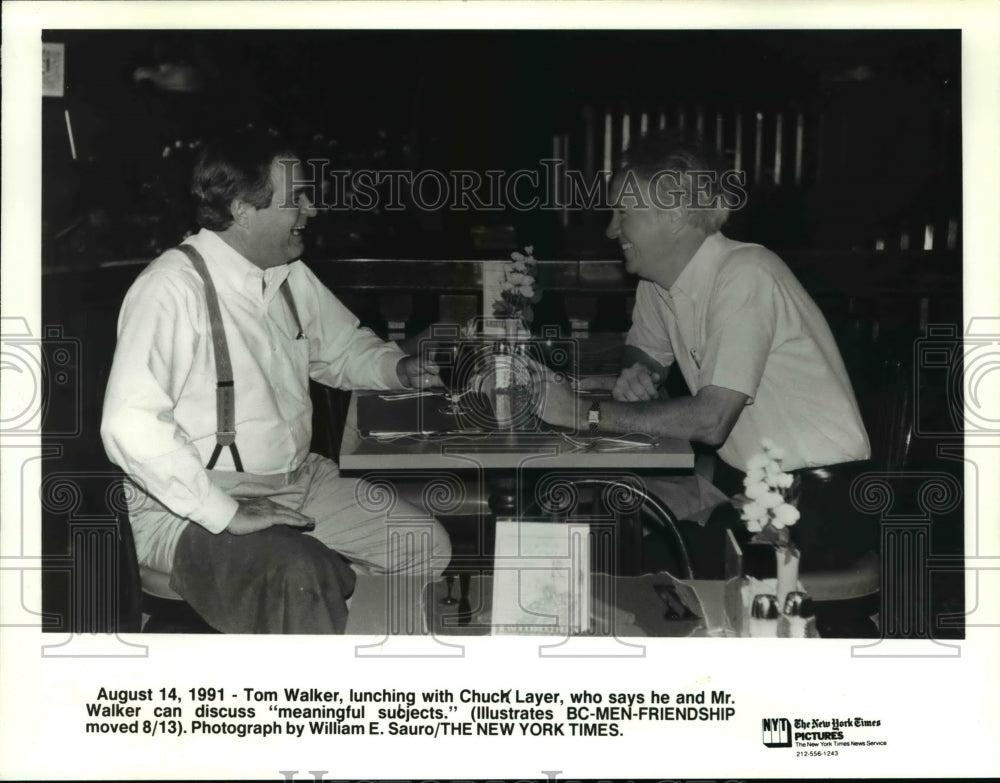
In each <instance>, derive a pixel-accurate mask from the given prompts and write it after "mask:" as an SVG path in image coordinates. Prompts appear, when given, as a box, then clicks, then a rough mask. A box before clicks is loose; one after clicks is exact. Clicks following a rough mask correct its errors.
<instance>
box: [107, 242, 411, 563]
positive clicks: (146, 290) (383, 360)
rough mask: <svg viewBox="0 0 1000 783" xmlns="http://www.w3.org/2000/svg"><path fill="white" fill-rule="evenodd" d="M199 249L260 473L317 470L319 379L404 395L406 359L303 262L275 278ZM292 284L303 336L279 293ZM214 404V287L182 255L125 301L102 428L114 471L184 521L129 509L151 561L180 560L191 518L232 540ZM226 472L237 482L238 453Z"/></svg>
mask: <svg viewBox="0 0 1000 783" xmlns="http://www.w3.org/2000/svg"><path fill="white" fill-rule="evenodd" d="M186 243H187V244H190V245H192V246H193V247H194V248H196V249H197V250H198V251H199V252H200V253H201V255H202V256H203V257H204V259H205V262H206V264H207V266H208V269H209V272H210V274H211V276H212V280H213V281H214V283H215V287H216V290H217V292H218V296H219V306H220V309H221V311H222V320H223V323H224V326H225V332H226V341H227V343H228V346H229V353H230V357H231V360H232V366H233V377H234V381H235V397H236V405H235V409H236V411H235V420H236V446H237V449H238V450H239V453H240V458H241V459H242V462H243V467H244V470H246V471H247V472H248V473H255V474H265V475H271V474H280V473H289V472H291V471H293V470H295V469H296V468H297V467H299V465H301V464H302V462H303V461H304V460H305V458H306V456H307V454H308V453H309V443H310V440H311V437H312V404H311V401H310V398H309V378H310V377H311V378H313V379H315V380H317V381H320V382H322V383H325V384H327V385H329V386H334V387H340V388H348V389H356V388H366V389H393V388H400V386H401V384H400V381H399V378H398V377H397V375H396V364H397V363H398V362H399V360H400V359H401V358H403V356H404V354H403V352H402V351H400V350H399V348H398V347H397V346H396V345H395V344H394V343H386V342H384V341H383V340H381V339H379V338H378V337H377V336H376V335H375V334H373V333H372V332H371V331H370V330H368V329H362V328H359V325H358V319H357V318H356V317H355V316H354V315H353V314H352V313H351V312H350V311H349V310H348V309H347V308H346V307H344V305H343V304H341V302H340V301H339V300H338V299H337V298H336V297H335V296H334V295H333V294H332V293H331V292H330V290H329V289H327V288H326V286H324V285H323V284H322V283H321V282H320V281H319V280H318V279H317V278H316V276H315V275H314V274H313V273H312V272H311V271H310V270H309V269H308V267H306V266H305V264H303V263H302V262H301V261H296V262H294V263H291V264H287V265H282V266H277V267H272V268H270V269H267V270H262V269H260V268H259V267H257V266H256V265H254V264H252V263H251V262H250V261H248V260H247V259H246V258H244V257H243V256H242V255H240V254H239V253H238V252H237V251H236V250H234V249H233V248H232V247H230V246H229V245H228V244H226V242H225V241H223V240H222V238H221V237H219V235H218V234H216V233H214V232H212V231H209V230H206V229H203V230H202V231H201V232H200V233H199V234H197V235H196V236H193V237H190V238H188V239H187V240H186ZM286 277H287V278H288V284H289V286H290V288H291V292H292V296H293V298H294V300H295V305H296V309H297V310H298V316H299V319H300V320H301V326H302V331H303V332H304V336H303V337H301V338H297V327H296V325H295V320H294V318H293V317H292V314H291V313H290V311H289V309H288V306H287V304H286V303H285V301H284V297H283V296H281V295H280V293H279V286H280V285H281V284H282V282H283V281H284V280H285V278H286ZM215 393H216V373H215V361H214V356H213V346H212V336H211V331H210V328H209V317H208V306H207V304H206V299H205V289H204V285H203V283H202V280H201V278H200V277H199V276H198V273H197V271H196V270H195V268H194V266H193V265H192V264H191V262H190V261H189V260H188V258H187V257H186V256H185V255H184V254H183V253H181V252H180V251H178V250H168V251H167V252H165V253H164V254H163V255H161V256H160V257H159V258H158V259H156V260H155V261H153V262H152V263H151V264H150V265H149V266H148V267H147V268H146V269H145V270H143V272H142V273H141V274H140V275H139V277H138V278H137V279H136V281H135V283H133V285H132V287H131V288H130V289H129V292H128V294H127V295H126V297H125V302H124V304H123V305H122V309H121V314H120V316H119V320H118V344H117V347H116V349H115V356H114V363H113V365H112V368H111V376H110V379H109V381H108V388H107V392H106V394H105V399H104V414H103V420H102V423H101V436H102V438H103V440H104V446H105V449H106V450H107V452H108V455H109V457H110V458H111V460H112V461H113V462H114V463H115V464H117V465H118V466H120V467H121V468H122V469H123V470H124V471H125V472H126V473H127V474H129V475H131V476H133V477H134V478H135V479H136V481H137V482H138V483H139V484H140V485H142V486H144V487H145V489H146V491H147V492H148V493H149V494H150V495H152V496H153V497H154V498H155V499H156V500H157V501H159V502H160V503H161V504H162V505H163V506H165V507H166V508H167V509H169V510H170V511H171V512H173V514H174V515H176V517H175V518H173V520H168V519H164V515H163V514H162V510H161V513H160V514H159V515H157V514H155V513H150V514H148V519H144V516H143V513H142V508H141V504H140V503H138V502H135V503H130V518H131V520H132V524H133V528H134V529H135V537H136V548H137V550H139V552H138V553H139V560H140V562H145V560H147V559H148V556H149V553H150V551H151V550H153V549H156V550H159V551H160V553H161V554H162V555H168V554H169V552H172V548H173V545H174V544H175V543H176V539H177V537H179V535H180V532H181V530H182V529H183V527H184V525H185V524H186V520H192V521H194V522H197V523H198V524H200V525H203V526H204V527H205V528H207V529H208V530H210V531H212V532H219V531H221V530H224V529H225V527H226V526H227V525H228V524H229V522H230V520H231V519H232V517H233V515H234V514H235V513H236V509H237V503H236V501H235V500H233V499H232V498H231V497H230V496H229V495H227V494H226V493H225V492H224V491H223V490H222V489H220V488H219V487H217V486H216V485H215V484H213V483H212V481H211V477H210V474H209V473H208V472H206V470H205V467H204V466H205V465H206V464H207V462H208V459H209V458H210V456H211V453H212V451H213V449H214V448H215V443H216V437H215V433H216V402H215ZM215 470H222V471H232V470H234V465H233V461H232V455H231V452H230V450H229V449H228V448H223V450H222V453H221V455H220V457H219V460H218V462H217V463H216V465H215ZM144 522H148V524H146V525H144ZM153 527H155V529H152V528H153ZM161 559H162V558H161Z"/></svg>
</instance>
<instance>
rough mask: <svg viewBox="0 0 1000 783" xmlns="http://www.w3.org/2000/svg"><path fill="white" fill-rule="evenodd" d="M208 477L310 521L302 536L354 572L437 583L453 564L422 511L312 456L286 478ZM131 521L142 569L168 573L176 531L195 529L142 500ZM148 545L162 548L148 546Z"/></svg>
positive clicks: (442, 535) (443, 536)
mask: <svg viewBox="0 0 1000 783" xmlns="http://www.w3.org/2000/svg"><path fill="white" fill-rule="evenodd" d="M208 473H209V475H210V476H211V478H212V482H213V483H215V484H216V486H218V487H219V488H220V489H222V490H223V491H224V492H226V493H227V494H228V495H230V496H232V497H234V498H252V497H267V498H270V499H271V500H273V501H274V502H275V503H280V504H281V505H283V506H286V507H288V508H292V509H294V510H296V511H298V512H300V513H302V514H305V515H306V516H308V517H311V518H312V519H314V520H315V522H316V527H315V529H313V530H311V531H308V532H307V533H306V535H310V536H313V537H314V538H316V539H318V540H319V541H321V542H322V543H323V544H325V545H326V546H327V547H329V548H330V549H333V550H334V551H336V552H338V553H340V554H341V555H343V557H344V558H346V559H347V560H348V561H350V562H351V564H352V565H353V566H354V567H355V570H356V571H360V572H362V573H372V574H380V573H387V572H390V571H391V572H394V573H402V574H427V575H428V576H430V577H431V578H435V579H436V578H438V577H440V575H441V573H442V572H443V571H444V569H445V568H446V567H447V565H448V561H449V560H450V559H451V542H450V540H449V538H448V533H447V532H446V531H445V529H444V528H443V527H442V526H441V524H440V523H439V522H438V521H437V520H435V519H434V518H433V517H431V516H430V515H429V514H428V513H427V512H426V511H425V510H423V509H421V508H418V507H417V506H415V505H412V504H411V503H408V502H406V501H404V500H403V499H401V498H398V497H397V496H396V494H395V491H394V490H393V489H392V488H391V487H390V486H388V485H386V484H382V483H378V484H369V483H368V482H366V481H363V480H361V479H356V478H344V477H342V476H341V475H340V470H339V468H338V467H337V464H336V463H335V462H333V461H332V460H329V459H327V458H326V457H321V456H320V455H318V454H310V455H309V456H308V457H307V458H306V460H305V461H304V462H303V463H302V465H301V466H300V467H299V468H298V469H297V470H295V471H292V472H291V473H281V474H276V475H258V474H252V473H236V472H232V471H218V470H210V471H209V472H208ZM129 515H130V518H131V519H132V522H133V528H135V531H136V536H135V537H136V544H137V548H138V549H139V559H140V563H142V564H143V565H149V566H151V567H152V568H154V569H156V570H159V571H169V570H170V567H171V563H172V554H173V547H174V546H176V542H177V540H178V539H179V538H180V533H181V531H182V530H183V528H184V526H185V524H195V523H194V522H185V520H182V519H180V518H178V517H177V516H176V515H175V514H173V513H172V512H170V511H169V510H168V509H166V508H164V507H163V506H162V505H160V504H159V503H157V502H156V501H155V500H154V499H153V498H149V497H145V496H144V497H142V498H141V500H140V501H139V502H138V503H136V504H134V506H130V509H129ZM147 538H153V539H160V540H159V541H156V540H153V541H149V542H147V541H145V540H144V539H147ZM164 549H169V553H168V552H164ZM146 552H148V553H149V554H148V555H147V556H145V557H144V553H146Z"/></svg>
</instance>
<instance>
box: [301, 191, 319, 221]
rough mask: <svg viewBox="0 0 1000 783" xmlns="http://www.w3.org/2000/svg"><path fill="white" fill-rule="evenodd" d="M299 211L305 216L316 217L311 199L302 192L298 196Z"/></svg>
mask: <svg viewBox="0 0 1000 783" xmlns="http://www.w3.org/2000/svg"><path fill="white" fill-rule="evenodd" d="M299 212H300V213H301V214H303V215H305V216H306V217H310V218H311V217H316V215H317V210H316V207H314V206H313V203H312V200H311V199H310V198H309V196H307V195H305V194H304V193H303V194H302V195H301V196H299Z"/></svg>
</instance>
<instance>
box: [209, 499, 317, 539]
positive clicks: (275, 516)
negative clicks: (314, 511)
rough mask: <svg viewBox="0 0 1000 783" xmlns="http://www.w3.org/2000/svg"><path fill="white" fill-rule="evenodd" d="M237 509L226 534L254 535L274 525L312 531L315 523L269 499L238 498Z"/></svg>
mask: <svg viewBox="0 0 1000 783" xmlns="http://www.w3.org/2000/svg"><path fill="white" fill-rule="evenodd" d="M237 502H238V503H239V506H240V507H239V508H238V509H237V510H236V514H235V515H234V516H233V518H232V519H231V520H230V521H229V525H228V527H226V530H227V532H229V533H233V534H234V535H237V536H242V535H246V534H247V533H256V532H258V531H260V530H266V529H267V528H269V527H273V526H274V525H288V526H289V527H298V528H302V529H303V530H312V529H313V528H314V527H316V522H315V521H314V520H313V519H311V518H310V517H307V516H306V515H305V514H300V513H299V512H298V511H295V510H293V509H290V508H286V507H285V506H282V505H279V504H278V503H275V502H274V501H273V500H271V499H270V498H240V499H238V500H237Z"/></svg>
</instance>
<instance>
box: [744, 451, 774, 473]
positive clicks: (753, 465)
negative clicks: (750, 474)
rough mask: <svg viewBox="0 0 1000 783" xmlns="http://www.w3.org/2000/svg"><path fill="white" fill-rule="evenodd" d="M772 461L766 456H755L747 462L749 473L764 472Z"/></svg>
mask: <svg viewBox="0 0 1000 783" xmlns="http://www.w3.org/2000/svg"><path fill="white" fill-rule="evenodd" d="M770 461H771V459H770V458H769V457H768V456H767V455H766V454H754V455H753V456H752V457H751V458H750V459H749V461H748V462H747V471H751V470H763V469H764V468H766V467H767V464H768V463H769V462H770Z"/></svg>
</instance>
